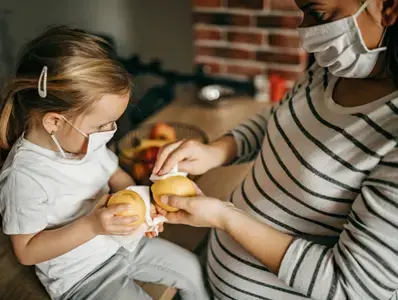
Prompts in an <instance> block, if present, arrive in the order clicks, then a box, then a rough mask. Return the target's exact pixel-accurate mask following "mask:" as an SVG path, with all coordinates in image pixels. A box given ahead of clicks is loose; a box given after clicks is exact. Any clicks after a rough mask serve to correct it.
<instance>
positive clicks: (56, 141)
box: [50, 131, 66, 158]
mask: <svg viewBox="0 0 398 300" xmlns="http://www.w3.org/2000/svg"><path fill="white" fill-rule="evenodd" d="M50 136H51V138H52V140H53V141H54V144H55V145H56V146H57V148H58V150H59V152H60V153H61V155H62V157H63V158H66V153H65V151H64V149H62V147H61V145H60V144H59V142H58V140H57V138H56V137H55V135H54V131H53V132H51V134H50Z"/></svg>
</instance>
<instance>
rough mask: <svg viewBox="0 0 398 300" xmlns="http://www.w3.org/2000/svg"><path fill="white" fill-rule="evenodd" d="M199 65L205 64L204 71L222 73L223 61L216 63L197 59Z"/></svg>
mask: <svg viewBox="0 0 398 300" xmlns="http://www.w3.org/2000/svg"><path fill="white" fill-rule="evenodd" d="M195 63H196V64H197V65H203V66H204V71H205V73H207V74H209V73H210V74H218V73H221V68H222V66H221V63H216V62H202V61H200V60H199V61H198V60H197V61H195Z"/></svg>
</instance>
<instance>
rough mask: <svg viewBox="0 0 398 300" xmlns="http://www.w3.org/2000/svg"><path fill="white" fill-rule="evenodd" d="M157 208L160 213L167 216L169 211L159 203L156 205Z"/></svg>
mask: <svg viewBox="0 0 398 300" xmlns="http://www.w3.org/2000/svg"><path fill="white" fill-rule="evenodd" d="M155 207H156V210H157V211H158V213H159V214H161V215H162V216H166V215H167V211H166V210H164V209H163V208H161V207H160V206H159V205H155Z"/></svg>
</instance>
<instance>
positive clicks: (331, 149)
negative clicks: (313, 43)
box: [207, 66, 398, 300]
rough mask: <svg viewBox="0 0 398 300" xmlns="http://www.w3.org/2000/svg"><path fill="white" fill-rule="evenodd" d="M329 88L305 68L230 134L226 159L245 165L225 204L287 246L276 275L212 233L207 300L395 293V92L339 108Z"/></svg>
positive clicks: (330, 82) (324, 75) (328, 80)
mask: <svg viewBox="0 0 398 300" xmlns="http://www.w3.org/2000/svg"><path fill="white" fill-rule="evenodd" d="M336 82H337V78H335V77H334V76H332V75H331V74H329V73H328V72H327V70H326V69H322V68H319V67H317V66H314V67H312V68H311V69H310V70H309V71H308V73H307V74H306V75H305V76H303V78H302V79H301V80H300V81H299V82H298V83H297V84H296V86H295V88H294V89H293V90H292V91H291V92H290V93H288V95H287V96H286V97H285V99H284V100H283V101H282V102H281V103H280V104H278V105H277V106H276V107H274V108H273V109H271V110H267V111H265V112H263V113H260V114H258V115H256V116H254V117H253V118H252V119H250V120H248V121H246V122H245V123H243V124H241V125H239V126H238V127H237V128H235V129H234V130H232V131H231V133H232V134H233V135H234V137H235V139H236V141H237V144H238V160H237V161H236V162H237V163H241V162H248V161H251V160H253V159H255V163H254V166H253V168H252V169H251V171H250V173H249V174H248V175H247V177H246V179H245V180H244V182H243V183H242V184H241V185H240V187H239V188H237V189H236V190H235V191H234V192H233V194H232V195H231V199H230V200H231V201H232V202H233V203H234V204H235V205H236V206H237V207H239V208H240V209H242V210H244V211H246V212H248V213H249V214H251V215H252V216H254V217H255V218H257V219H258V220H260V221H261V222H264V223H265V224H268V225H270V226H273V227H275V228H276V229H278V230H280V231H283V232H286V233H289V234H292V235H295V236H296V237H297V239H295V240H294V242H293V243H292V244H291V246H290V247H289V249H288V251H287V253H286V255H285V257H284V259H283V261H282V265H281V268H280V271H279V274H278V276H276V275H274V274H272V273H270V272H269V271H268V270H267V268H266V267H264V265H262V264H261V263H260V262H259V261H258V260H256V259H255V258H254V257H252V256H251V255H250V254H249V253H247V252H246V251H245V250H244V249H243V248H242V247H241V246H240V245H238V244H237V243H235V242H234V241H233V240H232V238H231V237H229V236H228V235H226V234H225V233H223V232H222V231H217V230H216V231H213V232H212V235H211V240H210V243H209V249H208V250H209V252H208V264H207V271H208V276H209V280H210V284H211V287H212V289H213V291H214V295H215V298H216V299H238V300H242V299H272V300H279V299H283V300H289V299H308V298H312V299H339V300H340V299H354V300H357V299H358V300H366V299H375V300H376V299H377V300H380V299H390V298H391V297H392V295H393V293H394V291H395V290H397V289H398V172H397V171H398V145H397V141H398V91H397V92H395V93H393V94H390V95H388V96H386V97H384V98H382V99H379V100H377V101H374V102H372V103H369V104H367V105H363V106H360V107H354V108H345V107H341V106H339V105H338V104H337V103H335V102H334V101H333V99H332V94H333V89H334V86H335V84H336ZM352 97H355V95H352ZM248 230H249V229H248Z"/></svg>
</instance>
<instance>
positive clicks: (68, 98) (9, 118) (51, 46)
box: [0, 26, 132, 158]
mask: <svg viewBox="0 0 398 300" xmlns="http://www.w3.org/2000/svg"><path fill="white" fill-rule="evenodd" d="M110 55H111V52H110V45H109V44H108V43H107V42H106V41H105V40H104V39H102V38H99V37H97V36H94V35H91V34H88V33H87V32H84V31H82V30H77V29H71V28H68V27H66V26H56V27H51V28H49V29H48V30H46V31H45V32H44V33H43V34H42V35H40V36H39V37H37V38H36V39H34V40H33V41H31V42H29V43H28V44H27V45H26V46H25V48H24V50H23V52H22V56H21V58H20V60H19V63H18V67H17V71H16V75H15V78H11V79H10V80H9V82H8V83H7V84H6V85H5V87H4V88H3V90H2V91H1V93H0V149H1V150H2V151H1V152H2V157H3V158H4V153H6V152H7V150H9V148H10V147H11V146H12V145H13V144H14V143H15V142H16V140H17V139H18V138H19V137H20V136H21V135H22V133H23V132H24V131H28V130H29V129H30V128H31V127H32V125H33V124H35V123H34V122H37V120H38V117H41V116H43V115H45V114H46V113H48V112H57V113H64V114H66V115H69V116H70V117H77V116H79V115H81V114H83V113H84V112H86V111H87V110H89V109H90V108H91V107H92V106H93V104H95V102H96V101H98V100H99V99H100V98H101V97H102V96H103V95H104V94H107V93H111V94H116V95H126V94H128V93H129V92H130V89H131V85H132V84H131V82H132V79H131V77H130V75H129V74H128V72H127V71H126V70H125V69H124V68H123V67H122V66H121V65H120V64H119V63H118V62H117V61H115V60H114V59H112V58H111V56H110ZM44 66H47V68H48V77H47V96H46V97H45V98H41V97H40V96H39V94H38V89H37V86H38V81H39V77H40V74H41V72H42V69H43V67H44Z"/></svg>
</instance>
